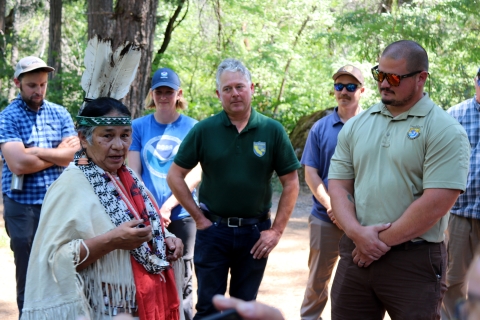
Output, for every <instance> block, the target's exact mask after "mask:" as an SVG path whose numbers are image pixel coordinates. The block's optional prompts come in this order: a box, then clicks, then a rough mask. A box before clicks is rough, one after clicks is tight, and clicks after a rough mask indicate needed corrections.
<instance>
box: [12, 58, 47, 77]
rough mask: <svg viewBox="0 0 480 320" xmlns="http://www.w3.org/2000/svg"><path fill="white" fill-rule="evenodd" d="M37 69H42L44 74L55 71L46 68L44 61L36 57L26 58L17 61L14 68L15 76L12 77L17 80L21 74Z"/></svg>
mask: <svg viewBox="0 0 480 320" xmlns="http://www.w3.org/2000/svg"><path fill="white" fill-rule="evenodd" d="M37 69H44V70H45V71H46V72H52V71H55V69H54V68H52V67H49V66H47V64H46V63H45V61H43V60H42V59H40V58H37V57H32V56H30V57H26V58H23V59H21V60H20V61H18V63H17V66H16V67H15V74H14V75H13V77H14V78H15V79H18V76H20V75H21V74H22V73H25V72H30V71H33V70H37Z"/></svg>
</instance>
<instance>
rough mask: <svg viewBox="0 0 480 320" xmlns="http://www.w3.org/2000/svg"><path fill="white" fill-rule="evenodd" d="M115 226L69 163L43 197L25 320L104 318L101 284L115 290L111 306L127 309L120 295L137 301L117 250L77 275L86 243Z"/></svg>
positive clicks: (126, 263)
mask: <svg viewBox="0 0 480 320" xmlns="http://www.w3.org/2000/svg"><path fill="white" fill-rule="evenodd" d="M113 228H115V226H114V225H113V224H112V222H111V221H110V217H109V216H108V215H107V214H106V212H105V209H104V208H103V206H102V205H101V203H100V201H99V200H98V198H97V196H96V195H95V193H94V192H93V189H92V186H91V185H90V183H89V182H88V181H87V179H86V178H85V175H84V174H83V172H82V171H80V170H79V169H78V168H77V167H75V166H74V165H72V164H71V165H70V166H69V167H68V168H67V169H66V170H65V171H64V172H63V173H62V175H61V176H60V177H59V178H58V179H57V181H55V183H53V184H52V185H51V187H50V188H49V190H48V192H47V194H46V196H45V200H44V203H43V206H42V213H41V217H40V222H39V226H38V230H37V233H36V236H35V240H34V242H33V248H32V252H31V255H30V261H29V266H28V272H27V284H26V290H25V304H24V308H23V314H22V318H21V319H22V320H33V319H35V320H37V319H45V320H47V319H72V320H76V319H77V318H78V317H79V316H82V315H83V316H85V317H87V318H89V319H100V318H101V317H103V310H104V298H103V293H102V282H103V283H106V284H108V285H110V287H111V288H112V290H111V292H112V296H111V297H110V299H111V301H112V304H113V305H114V306H120V305H124V307H127V308H128V306H127V305H125V303H124V302H123V301H122V297H132V300H134V299H135V283H134V279H133V273H132V267H131V262H130V253H129V251H126V250H114V251H112V252H110V253H108V254H107V255H105V256H104V257H102V258H101V259H99V260H97V261H96V262H95V263H93V264H91V265H90V266H89V267H87V268H86V269H84V270H82V271H80V272H79V273H77V272H76V263H77V264H78V263H79V261H78V256H79V253H80V246H81V245H82V242H83V240H82V239H89V238H92V237H95V236H97V235H100V234H103V233H105V232H107V231H109V230H112V229H113ZM167 232H168V231H166V233H167ZM166 236H167V237H168V236H172V234H166Z"/></svg>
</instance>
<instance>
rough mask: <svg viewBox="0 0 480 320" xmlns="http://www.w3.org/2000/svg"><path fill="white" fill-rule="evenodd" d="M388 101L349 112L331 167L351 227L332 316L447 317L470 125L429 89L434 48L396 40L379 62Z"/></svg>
mask: <svg viewBox="0 0 480 320" xmlns="http://www.w3.org/2000/svg"><path fill="white" fill-rule="evenodd" d="M372 75H373V77H374V79H375V80H376V81H377V83H378V89H379V92H380V95H381V101H382V102H381V103H378V104H376V105H374V106H372V107H371V108H370V109H368V110H367V111H364V112H363V113H361V114H359V115H358V116H356V117H354V118H352V119H350V121H348V122H347V123H346V124H345V126H344V127H343V129H342V131H341V132H340V134H339V136H338V144H337V148H336V150H335V154H334V155H333V157H332V161H331V165H330V170H329V193H330V197H331V203H332V208H333V214H334V216H335V218H336V219H337V220H338V221H339V223H340V224H341V225H342V227H343V229H344V231H345V235H344V236H343V237H342V239H341V240H340V243H339V250H340V262H339V264H338V267H337V272H336V275H335V279H334V282H333V286H332V291H331V297H332V320H335V319H383V316H384V314H385V311H387V312H388V313H389V315H390V317H391V318H392V319H439V318H440V307H441V302H442V298H443V295H444V293H445V290H446V284H445V269H446V265H447V260H446V250H445V245H444V243H443V240H444V231H445V229H446V226H447V221H448V217H447V213H448V211H449V209H450V208H451V207H452V205H453V204H454V203H455V200H456V199H457V197H458V195H459V194H460V193H461V192H463V191H464V190H465V187H466V181H467V173H468V164H469V155H470V146H469V142H468V138H467V135H466V133H465V130H464V129H463V127H462V126H461V125H460V124H459V123H458V122H457V121H456V120H455V119H453V118H452V117H451V116H450V115H448V114H447V113H446V112H445V111H444V110H442V109H441V108H440V107H438V106H437V105H435V104H434V103H433V101H432V100H430V98H429V97H428V94H427V93H424V92H423V88H424V85H425V81H426V80H427V77H428V75H429V74H428V56H427V53H426V52H425V50H424V49H423V48H422V47H421V46H420V45H419V44H418V43H416V42H414V41H407V40H402V41H397V42H394V43H392V44H390V45H389V46H388V47H387V48H386V49H385V50H384V51H383V53H382V56H381V57H380V60H379V64H378V66H376V67H374V68H372Z"/></svg>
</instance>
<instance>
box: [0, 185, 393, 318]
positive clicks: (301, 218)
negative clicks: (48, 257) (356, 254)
mask: <svg viewBox="0 0 480 320" xmlns="http://www.w3.org/2000/svg"><path fill="white" fill-rule="evenodd" d="M277 203H278V194H276V195H275V196H274V199H273V208H272V211H273V212H275V210H276V205H277ZM310 206H311V194H310V193H309V192H308V191H307V190H305V189H304V190H302V192H300V195H299V198H298V201H297V203H296V205H295V210H294V212H293V213H292V217H291V218H290V221H289V223H288V225H287V228H286V230H285V232H284V234H283V236H282V238H281V240H280V242H279V244H278V245H277V247H276V248H275V250H274V251H272V253H271V254H270V257H269V261H268V264H267V269H266V271H265V276H264V278H263V282H262V285H261V286H260V291H259V294H258V297H257V299H258V301H261V302H264V303H267V304H269V305H272V306H275V307H277V308H279V309H280V310H282V312H283V314H284V316H285V319H286V320H295V319H299V318H300V316H299V314H300V313H299V310H300V305H301V303H302V300H303V293H304V290H305V285H306V282H307V275H308V266H307V261H308V215H309V213H310ZM0 209H1V215H2V218H0V270H1V272H0V319H4V320H15V319H17V318H18V313H17V306H16V302H15V266H14V262H13V256H12V253H11V251H10V249H9V246H8V238H7V236H6V234H5V230H4V221H3V202H2V201H0ZM194 282H196V281H195V280H194ZM323 319H324V320H329V319H330V303H328V304H327V307H326V310H325V311H324V313H323ZM386 319H389V318H386Z"/></svg>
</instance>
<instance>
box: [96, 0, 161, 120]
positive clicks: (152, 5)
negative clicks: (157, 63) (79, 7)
mask: <svg viewBox="0 0 480 320" xmlns="http://www.w3.org/2000/svg"><path fill="white" fill-rule="evenodd" d="M88 2H89V3H88V8H89V16H88V35H89V38H92V37H93V35H95V34H99V35H100V36H101V37H103V38H105V37H110V38H112V44H113V50H115V49H116V48H117V47H118V46H119V45H120V44H122V43H123V42H124V41H130V42H133V43H135V44H137V45H139V46H141V47H142V57H141V58H140V63H139V66H138V70H137V74H136V77H135V80H134V81H133V83H132V87H131V88H130V92H129V93H128V94H127V96H126V97H125V98H123V100H122V102H123V103H124V104H125V105H126V106H127V107H128V108H129V109H130V111H131V112H132V117H133V118H138V117H140V116H142V115H143V100H144V99H145V97H146V95H147V92H148V89H149V87H148V83H149V79H150V71H151V67H152V53H153V36H154V34H155V24H156V12H157V7H158V0H142V1H140V0H138V1H131V0H118V1H117V4H116V7H115V10H114V11H113V14H112V15H110V14H109V12H111V6H112V1H111V0H106V1H96V0H88ZM99 2H102V4H101V3H99ZM107 3H108V5H107Z"/></svg>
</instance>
